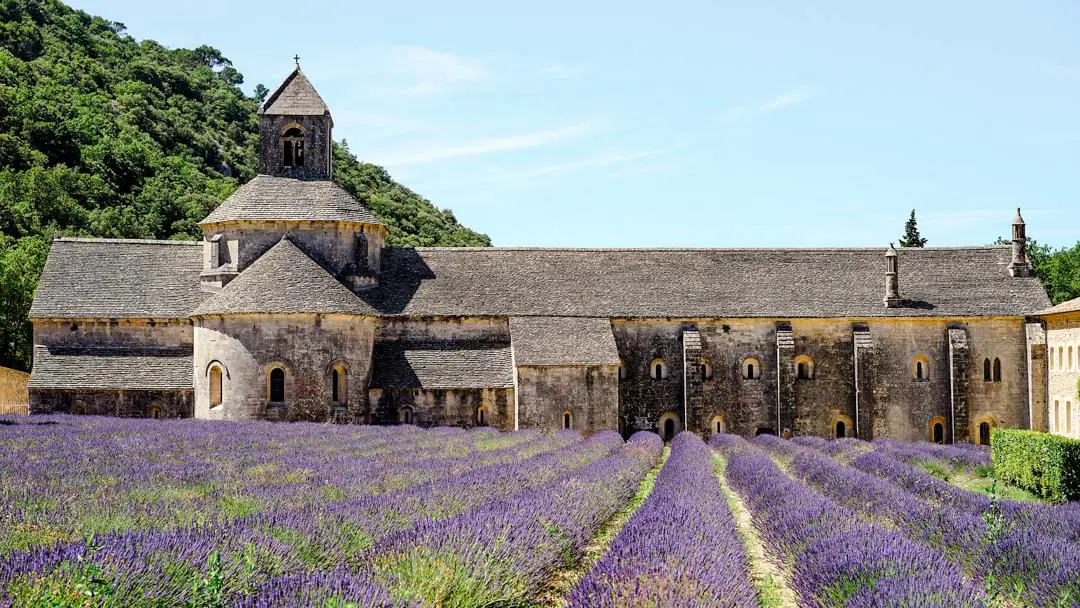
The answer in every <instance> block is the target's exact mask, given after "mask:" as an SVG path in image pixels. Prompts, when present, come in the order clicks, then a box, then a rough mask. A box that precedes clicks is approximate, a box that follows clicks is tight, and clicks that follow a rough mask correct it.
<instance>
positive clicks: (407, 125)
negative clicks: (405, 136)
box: [334, 110, 430, 132]
mask: <svg viewBox="0 0 1080 608" xmlns="http://www.w3.org/2000/svg"><path fill="white" fill-rule="evenodd" d="M334 123H335V124H337V125H338V126H350V127H353V126H355V127H375V128H378V129H383V130H386V131H396V132H404V131H422V130H425V129H427V128H428V127H429V126H430V125H428V124H427V123H424V122H423V121H419V120H413V119H411V118H405V117H402V116H395V115H393V114H379V113H372V112H360V111H356V110H339V111H337V112H335V113H334Z"/></svg>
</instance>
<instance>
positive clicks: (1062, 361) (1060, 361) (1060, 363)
mask: <svg viewBox="0 0 1080 608" xmlns="http://www.w3.org/2000/svg"><path fill="white" fill-rule="evenodd" d="M1058 368H1059V369H1065V347H1063V346H1059V347H1058Z"/></svg>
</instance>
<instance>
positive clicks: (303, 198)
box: [200, 175, 382, 225]
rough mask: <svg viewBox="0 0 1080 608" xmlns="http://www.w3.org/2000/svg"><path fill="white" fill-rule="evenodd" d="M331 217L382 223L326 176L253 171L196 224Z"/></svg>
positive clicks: (307, 219)
mask: <svg viewBox="0 0 1080 608" xmlns="http://www.w3.org/2000/svg"><path fill="white" fill-rule="evenodd" d="M269 220H282V221H331V222H360V223H362V224H373V225H382V222H380V221H379V219H378V218H377V217H375V215H374V214H372V213H371V212H370V211H368V210H367V208H365V207H364V206H363V205H362V204H361V203H360V201H358V200H356V197H354V196H353V195H351V194H349V193H348V192H347V191H346V190H345V189H344V188H342V187H341V186H339V185H337V184H336V183H334V182H332V181H330V180H303V179H294V178H290V177H275V176H272V175H256V176H255V179H253V180H251V181H249V182H248V183H246V184H244V185H243V186H240V187H239V188H238V189H237V190H236V192H233V193H232V196H230V197H229V198H227V199H225V202H223V203H221V204H220V205H218V208H217V209H214V210H213V211H212V212H210V215H208V216H206V219H204V220H203V221H202V222H201V223H200V225H205V224H216V223H219V222H229V221H269Z"/></svg>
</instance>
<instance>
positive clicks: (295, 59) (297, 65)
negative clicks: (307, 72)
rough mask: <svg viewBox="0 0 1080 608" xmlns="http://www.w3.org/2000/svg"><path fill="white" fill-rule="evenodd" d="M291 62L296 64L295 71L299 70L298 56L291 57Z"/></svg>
mask: <svg viewBox="0 0 1080 608" xmlns="http://www.w3.org/2000/svg"><path fill="white" fill-rule="evenodd" d="M292 60H293V62H294V63H296V67H297V69H299V68H300V55H293V58H292Z"/></svg>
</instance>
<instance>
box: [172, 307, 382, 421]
mask: <svg viewBox="0 0 1080 608" xmlns="http://www.w3.org/2000/svg"><path fill="white" fill-rule="evenodd" d="M195 323H196V324H195V358H194V367H195V370H194V371H195V416H196V417H197V418H211V419H228V420H250V419H261V418H270V419H284V420H311V421H326V420H329V419H331V418H333V412H332V406H333V404H332V403H331V382H330V378H331V372H332V369H333V368H334V367H336V366H343V367H344V368H345V369H346V377H347V390H346V391H344V396H345V407H346V409H347V416H345V419H347V420H351V421H363V420H366V418H367V414H368V412H367V409H368V403H367V401H368V400H367V386H368V383H369V381H370V379H371V350H372V344H373V342H374V336H375V319H372V318H368V317H358V316H350V315H306V314H304V315H299V314H298V315H237V316H228V317H207V318H202V319H197V320H196V322H195ZM215 363H216V364H218V365H220V366H221V367H222V371H223V373H222V404H221V406H218V407H214V408H211V407H210V385H209V382H210V366H211V364H215ZM274 367H281V368H283V369H284V370H285V402H284V403H281V404H269V376H270V371H271V369H273V368H274ZM268 405H269V406H270V407H269V408H268Z"/></svg>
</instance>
